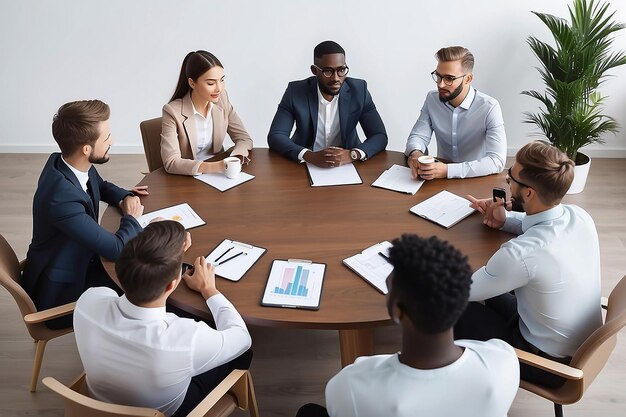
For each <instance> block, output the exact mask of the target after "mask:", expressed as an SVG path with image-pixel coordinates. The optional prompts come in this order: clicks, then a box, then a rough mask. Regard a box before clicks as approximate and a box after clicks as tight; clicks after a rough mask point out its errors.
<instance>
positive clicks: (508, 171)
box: [505, 168, 533, 188]
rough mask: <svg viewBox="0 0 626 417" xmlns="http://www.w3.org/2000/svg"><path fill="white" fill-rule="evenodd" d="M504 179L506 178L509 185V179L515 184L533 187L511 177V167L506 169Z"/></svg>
mask: <svg viewBox="0 0 626 417" xmlns="http://www.w3.org/2000/svg"><path fill="white" fill-rule="evenodd" d="M505 179H506V183H507V184H509V185H511V181H510V180H513V182H516V183H517V185H521V186H522V187H526V188H533V187H531V186H530V185H528V184H524V183H523V182H520V181H518V180H516V179H515V178H513V175H511V168H509V169H508V170H507V174H506V177H505Z"/></svg>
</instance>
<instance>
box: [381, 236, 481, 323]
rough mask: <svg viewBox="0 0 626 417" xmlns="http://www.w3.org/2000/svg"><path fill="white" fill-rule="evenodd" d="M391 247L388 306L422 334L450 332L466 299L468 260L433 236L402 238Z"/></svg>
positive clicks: (469, 275)
mask: <svg viewBox="0 0 626 417" xmlns="http://www.w3.org/2000/svg"><path fill="white" fill-rule="evenodd" d="M392 244H393V247H392V248H391V249H390V250H389V259H390V262H391V263H392V264H393V267H394V270H393V274H392V278H391V292H390V302H393V303H396V304H397V305H398V306H399V308H400V309H402V310H403V311H404V312H405V313H406V314H407V315H408V316H409V318H410V319H411V321H412V322H413V325H414V326H415V328H416V329H417V330H419V331H421V332H423V333H427V334H436V333H441V332H443V331H446V330H448V329H450V328H452V326H454V324H455V323H456V322H457V320H458V319H459V317H460V316H461V314H462V313H463V311H464V310H465V307H467V303H468V299H469V292H470V286H471V283H472V270H471V267H470V265H469V263H468V262H467V257H466V256H464V255H463V254H462V253H461V252H459V251H458V250H457V249H455V248H454V247H453V246H452V245H450V244H449V243H448V242H446V241H442V240H439V239H438V238H437V237H436V236H432V237H430V238H422V237H419V236H417V235H415V234H404V235H402V237H401V238H398V239H395V240H394V241H393V242H392Z"/></svg>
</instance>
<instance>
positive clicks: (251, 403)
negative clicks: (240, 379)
mask: <svg viewBox="0 0 626 417" xmlns="http://www.w3.org/2000/svg"><path fill="white" fill-rule="evenodd" d="M247 385H248V409H249V411H250V417H259V406H258V405H257V402H256V393H255V392H254V384H253V383H252V376H251V375H250V374H248V384H247Z"/></svg>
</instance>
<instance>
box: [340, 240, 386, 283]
mask: <svg viewBox="0 0 626 417" xmlns="http://www.w3.org/2000/svg"><path fill="white" fill-rule="evenodd" d="M391 246H392V245H391V243H389V242H387V241H384V242H380V243H377V244H375V245H373V246H370V247H369V248H367V249H365V250H363V251H362V252H361V253H357V254H356V255H354V256H351V257H349V258H346V259H344V260H343V263H344V265H346V266H347V267H348V268H350V269H351V270H353V271H354V272H356V273H357V274H358V275H359V276H360V277H361V278H363V279H364V280H365V281H367V282H369V283H370V284H372V285H373V286H374V288H376V289H377V290H378V291H380V292H382V293H383V294H387V292H388V289H387V277H388V276H389V275H390V274H391V272H392V271H393V266H392V265H391V263H390V262H389V248H391Z"/></svg>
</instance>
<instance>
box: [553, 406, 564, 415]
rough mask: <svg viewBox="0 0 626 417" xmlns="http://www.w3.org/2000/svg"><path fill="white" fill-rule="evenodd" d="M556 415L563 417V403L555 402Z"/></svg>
mask: <svg viewBox="0 0 626 417" xmlns="http://www.w3.org/2000/svg"><path fill="white" fill-rule="evenodd" d="M554 416H555V417H563V405H561V404H557V403H554Z"/></svg>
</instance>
